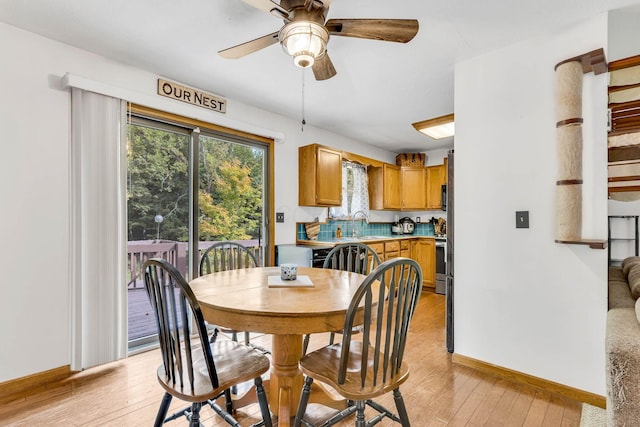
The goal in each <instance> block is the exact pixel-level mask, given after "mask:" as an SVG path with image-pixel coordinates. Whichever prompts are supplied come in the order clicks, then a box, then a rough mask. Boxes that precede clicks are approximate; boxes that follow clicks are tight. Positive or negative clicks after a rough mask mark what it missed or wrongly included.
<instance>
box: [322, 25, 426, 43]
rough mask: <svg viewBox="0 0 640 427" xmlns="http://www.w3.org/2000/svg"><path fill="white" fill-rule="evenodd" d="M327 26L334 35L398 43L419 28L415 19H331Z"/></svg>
mask: <svg viewBox="0 0 640 427" xmlns="http://www.w3.org/2000/svg"><path fill="white" fill-rule="evenodd" d="M325 26H326V27H327V30H328V31H329V34H331V35H332V36H344V37H357V38H361V39H373V40H384V41H390V42H398V43H407V42H408V41H410V40H411V39H413V37H414V36H415V35H416V34H417V33H418V28H419V24H418V21H417V20H415V19H329V20H328V21H327V23H326V24H325Z"/></svg>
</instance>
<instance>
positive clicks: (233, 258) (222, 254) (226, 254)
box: [200, 241, 258, 276]
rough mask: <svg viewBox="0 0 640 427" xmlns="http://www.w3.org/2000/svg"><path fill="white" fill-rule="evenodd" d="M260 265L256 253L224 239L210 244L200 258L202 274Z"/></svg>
mask: <svg viewBox="0 0 640 427" xmlns="http://www.w3.org/2000/svg"><path fill="white" fill-rule="evenodd" d="M257 266H258V261H257V259H256V257H255V255H254V254H253V253H252V252H251V251H250V250H249V249H248V248H247V247H246V246H244V245H242V244H240V243H236V242H230V241H223V242H217V243H214V244H213V245H211V246H209V247H208V248H207V250H206V251H204V253H203V254H202V257H201V258H200V275H201V276H203V275H205V274H211V273H217V272H219V271H228V270H237V269H240V268H253V267H257Z"/></svg>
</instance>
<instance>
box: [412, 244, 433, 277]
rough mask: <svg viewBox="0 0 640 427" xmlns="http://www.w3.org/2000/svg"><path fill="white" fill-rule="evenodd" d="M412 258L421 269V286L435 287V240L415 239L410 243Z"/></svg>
mask: <svg viewBox="0 0 640 427" xmlns="http://www.w3.org/2000/svg"><path fill="white" fill-rule="evenodd" d="M411 254H412V256H411V257H412V258H413V259H414V260H416V261H417V262H418V264H420V268H421V269H422V284H423V285H424V286H427V287H429V288H433V289H435V287H436V241H435V239H416V240H413V241H412V242H411Z"/></svg>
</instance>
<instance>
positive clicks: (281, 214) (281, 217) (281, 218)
mask: <svg viewBox="0 0 640 427" xmlns="http://www.w3.org/2000/svg"><path fill="white" fill-rule="evenodd" d="M276 222H284V212H276Z"/></svg>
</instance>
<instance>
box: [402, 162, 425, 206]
mask: <svg viewBox="0 0 640 427" xmlns="http://www.w3.org/2000/svg"><path fill="white" fill-rule="evenodd" d="M401 175H402V180H401V186H402V209H413V210H416V209H424V208H425V205H426V204H425V199H426V192H425V182H426V170H425V168H424V167H407V166H403V167H402V168H401Z"/></svg>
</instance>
